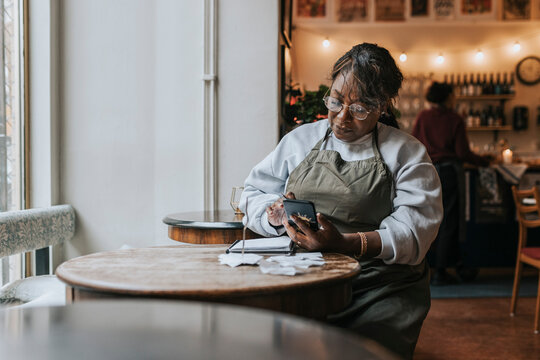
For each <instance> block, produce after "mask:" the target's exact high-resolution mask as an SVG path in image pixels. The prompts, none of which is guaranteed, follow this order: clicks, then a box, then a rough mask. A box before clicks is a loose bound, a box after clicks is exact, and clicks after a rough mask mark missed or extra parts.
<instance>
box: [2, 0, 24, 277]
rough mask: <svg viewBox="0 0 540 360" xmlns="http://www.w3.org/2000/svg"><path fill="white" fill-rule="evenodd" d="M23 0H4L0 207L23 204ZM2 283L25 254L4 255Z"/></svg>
mask: <svg viewBox="0 0 540 360" xmlns="http://www.w3.org/2000/svg"><path fill="white" fill-rule="evenodd" d="M23 2H24V1H23V0H0V10H1V11H0V24H1V25H2V32H1V33H0V44H1V45H2V51H1V52H0V60H1V63H2V64H3V69H4V71H0V211H10V210H19V209H21V208H23V205H24V203H23V201H24V200H23V194H24V187H23V176H24V175H23V174H24V166H23V164H24V162H23V160H24V146H23V145H24V144H23V139H24V136H23V124H24V121H23V118H24V117H23V114H24V107H23V105H24V86H23V85H24V77H23V69H24V66H23V64H24V62H23V55H22V54H23V51H22V50H23V43H24V41H23V21H22V19H23V16H22V15H23V11H22V10H23ZM0 273H1V279H2V284H5V283H6V282H9V281H13V280H16V279H18V278H20V277H21V276H22V256H21V255H14V256H10V257H9V258H4V259H1V267H0Z"/></svg>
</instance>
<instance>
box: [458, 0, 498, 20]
mask: <svg viewBox="0 0 540 360" xmlns="http://www.w3.org/2000/svg"><path fill="white" fill-rule="evenodd" d="M493 2H494V1H493V0H459V2H458V4H459V9H458V17H459V18H461V19H495V5H494V3H493Z"/></svg>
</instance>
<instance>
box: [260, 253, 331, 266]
mask: <svg viewBox="0 0 540 360" xmlns="http://www.w3.org/2000/svg"><path fill="white" fill-rule="evenodd" d="M268 261H270V262H277V263H278V264H279V265H280V266H282V267H287V266H294V267H299V268H302V269H307V268H308V267H310V266H322V265H324V264H325V262H324V259H323V257H322V254H321V253H320V252H313V253H297V254H295V255H291V256H283V255H281V256H271V257H269V258H268Z"/></svg>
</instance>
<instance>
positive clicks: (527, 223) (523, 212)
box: [512, 185, 540, 228]
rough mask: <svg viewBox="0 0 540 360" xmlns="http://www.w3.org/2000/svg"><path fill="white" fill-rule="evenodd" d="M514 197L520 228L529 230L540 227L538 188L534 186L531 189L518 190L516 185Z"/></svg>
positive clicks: (539, 196) (513, 188)
mask: <svg viewBox="0 0 540 360" xmlns="http://www.w3.org/2000/svg"><path fill="white" fill-rule="evenodd" d="M512 195H513V196H514V203H515V206H516V213H517V219H518V222H519V224H520V226H524V227H527V228H531V227H537V226H540V191H538V188H537V187H536V186H534V187H532V188H531V189H525V190H518V188H517V187H516V186H515V185H514V186H512Z"/></svg>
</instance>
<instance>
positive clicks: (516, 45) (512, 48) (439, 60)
mask: <svg viewBox="0 0 540 360" xmlns="http://www.w3.org/2000/svg"><path fill="white" fill-rule="evenodd" d="M298 30H301V31H304V32H307V33H311V34H313V35H317V36H320V37H323V39H324V40H323V41H322V46H323V47H324V48H329V47H330V46H331V42H330V40H329V38H328V37H327V36H325V35H324V34H321V33H319V32H317V31H314V30H311V29H307V28H299V29H298ZM538 35H539V32H538V31H537V30H535V32H534V33H531V34H524V35H520V40H523V39H529V38H535V39H536V38H538ZM334 40H335V39H334ZM337 41H338V43H339V44H347V46H349V45H350V42H349V41H343V40H342V39H340V38H339V37H338V38H337ZM507 41H508V40H506V41H504V42H506V44H507V45H506V48H507V51H508V52H514V53H518V52H520V51H522V49H521V43H520V41H518V40H516V41H514V42H513V43H512V44H511V45H508V42H507ZM482 45H483V46H482V47H484V45H485V46H487V47H488V48H489V49H492V48H500V47H504V46H505V45H503V44H502V43H501V42H500V41H499V42H498V44H497V43H489V44H487V45H486V44H482ZM389 50H390V51H392V50H391V49H389ZM447 51H450V52H451V53H466V52H467V50H466V49H449V50H448V49H447ZM430 52H431V51H416V52H415V53H414V54H415V55H418V54H421V53H425V54H428V53H430ZM416 58H417V56H415V59H416ZM485 58H486V55H485V54H484V52H483V50H482V49H478V50H477V51H476V54H475V56H474V59H475V60H476V61H477V62H482V61H483V60H485ZM399 60H400V61H401V62H402V63H404V62H406V61H407V60H408V55H407V53H405V52H404V51H401V52H400V55H399ZM445 61H446V59H445V57H444V55H443V53H439V54H438V55H437V57H436V58H435V63H436V64H437V65H442V64H443V63H444V62H445Z"/></svg>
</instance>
